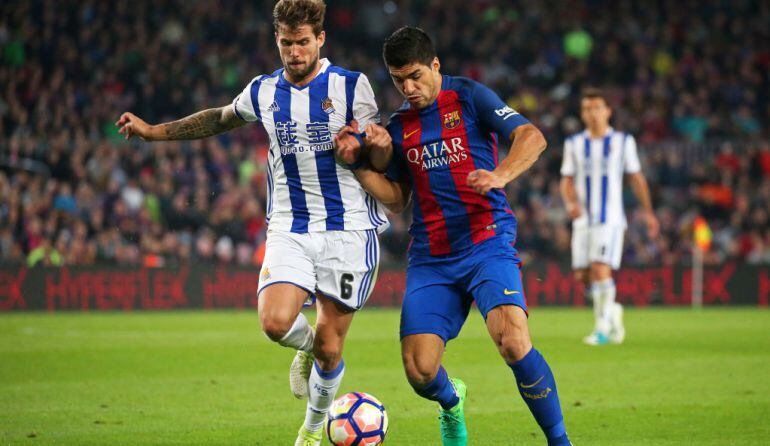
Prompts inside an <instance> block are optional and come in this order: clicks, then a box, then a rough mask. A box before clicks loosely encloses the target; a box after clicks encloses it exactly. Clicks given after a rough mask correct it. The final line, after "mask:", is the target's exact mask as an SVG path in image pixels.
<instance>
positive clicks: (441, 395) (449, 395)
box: [414, 366, 460, 410]
mask: <svg viewBox="0 0 770 446" xmlns="http://www.w3.org/2000/svg"><path fill="white" fill-rule="evenodd" d="M414 391H415V392H417V394H418V395H420V396H421V397H423V398H426V399H429V400H431V401H436V402H438V403H439V404H440V405H441V408H442V409H444V410H449V409H451V408H453V407H455V406H456V405H457V403H458V402H459V401H460V399H459V398H458V397H457V394H455V389H454V387H452V383H451V382H449V377H448V376H447V373H446V370H445V369H444V366H439V369H438V373H437V374H436V377H435V378H433V381H431V382H429V383H428V384H427V385H426V386H424V387H419V388H418V387H415V388H414Z"/></svg>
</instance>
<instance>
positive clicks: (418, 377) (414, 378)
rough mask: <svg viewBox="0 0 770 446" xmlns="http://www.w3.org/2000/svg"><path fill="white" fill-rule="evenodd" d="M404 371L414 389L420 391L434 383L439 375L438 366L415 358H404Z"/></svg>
mask: <svg viewBox="0 0 770 446" xmlns="http://www.w3.org/2000/svg"><path fill="white" fill-rule="evenodd" d="M403 359H404V371H405V372H406V379H407V380H408V381H409V384H411V385H412V387H413V388H415V389H419V388H422V387H425V386H427V385H428V384H430V382H431V381H433V378H435V377H436V374H437V373H438V364H433V363H432V361H428V360H425V359H424V358H419V357H414V356H404V358H403Z"/></svg>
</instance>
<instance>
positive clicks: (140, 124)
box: [115, 112, 152, 141]
mask: <svg viewBox="0 0 770 446" xmlns="http://www.w3.org/2000/svg"><path fill="white" fill-rule="evenodd" d="M115 125H116V126H118V127H120V130H118V133H120V134H121V135H123V136H125V138H126V139H129V138H131V137H132V136H134V135H136V136H138V137H140V138H142V139H143V140H145V141H149V140H151V139H152V138H151V137H150V136H151V129H152V126H151V125H150V124H147V123H146V122H144V121H143V120H142V119H141V118H139V117H138V116H136V115H135V114H133V113H129V112H126V113H123V114H122V115H120V119H118V121H117V122H116V123H115Z"/></svg>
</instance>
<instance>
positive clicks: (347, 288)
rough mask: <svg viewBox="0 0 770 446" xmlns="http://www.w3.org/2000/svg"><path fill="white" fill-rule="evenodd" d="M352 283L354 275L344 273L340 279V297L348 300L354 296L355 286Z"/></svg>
mask: <svg viewBox="0 0 770 446" xmlns="http://www.w3.org/2000/svg"><path fill="white" fill-rule="evenodd" d="M352 281H353V275H352V274H350V273H344V274H342V277H340V291H341V292H340V297H341V298H342V299H345V300H348V299H350V296H352V295H353V285H351V284H350V282H352Z"/></svg>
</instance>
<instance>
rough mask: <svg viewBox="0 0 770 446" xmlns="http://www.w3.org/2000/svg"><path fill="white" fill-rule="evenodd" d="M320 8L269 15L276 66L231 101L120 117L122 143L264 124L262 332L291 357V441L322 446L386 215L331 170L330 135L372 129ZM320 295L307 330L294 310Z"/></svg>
mask: <svg viewBox="0 0 770 446" xmlns="http://www.w3.org/2000/svg"><path fill="white" fill-rule="evenodd" d="M325 10H326V5H325V4H324V2H323V1H322V0H281V1H279V2H278V3H277V4H276V6H275V9H274V10H273V18H274V24H275V37H276V43H277V45H278V49H279V52H280V56H281V62H282V63H283V68H281V69H279V70H277V71H275V72H274V73H272V74H269V75H261V76H257V77H256V78H254V79H253V80H252V81H251V82H250V83H249V84H248V85H247V86H246V88H245V89H244V90H243V92H242V93H241V94H240V95H239V96H238V97H236V98H235V100H234V101H233V103H232V104H228V105H226V106H223V107H220V108H214V109H209V110H204V111H201V112H198V113H196V114H193V115H191V116H188V117H186V118H183V119H181V120H179V121H174V122H169V123H164V124H159V125H149V124H147V123H146V122H144V121H142V120H141V119H139V118H138V117H136V116H135V115H133V114H131V113H124V114H123V115H122V116H121V117H120V120H119V121H118V125H119V126H120V127H121V129H120V132H121V133H123V134H124V135H125V136H126V137H127V138H128V137H131V136H133V135H137V136H139V137H141V138H143V139H145V140H148V141H158V140H181V139H197V138H204V137H207V136H211V135H216V134H219V133H222V132H226V131H228V130H231V129H234V128H237V127H240V126H242V125H244V124H246V123H247V122H254V121H261V122H262V125H263V126H264V127H265V130H266V131H267V133H268V135H269V136H270V151H269V155H268V184H267V187H268V202H267V221H268V223H269V230H268V233H267V249H266V254H265V260H264V262H263V265H262V270H261V272H260V278H259V316H260V322H261V324H262V330H263V331H264V332H265V334H266V335H267V336H268V337H269V338H270V339H271V340H273V341H275V342H277V343H279V344H280V345H283V346H286V347H290V348H293V349H296V350H297V351H298V353H297V355H296V357H295V360H294V362H293V363H292V368H291V372H290V383H291V387H292V392H293V393H294V395H295V396H297V397H298V398H302V397H304V396H308V404H307V409H306V416H305V422H304V424H303V426H302V427H301V428H300V431H299V434H298V437H297V440H296V443H295V444H296V445H302V446H313V445H319V444H320V443H321V439H322V437H323V435H322V434H323V429H322V426H323V422H324V419H325V417H326V413H327V411H328V409H329V406H330V405H331V403H332V401H333V400H334V396H335V394H336V392H337V389H338V388H339V385H340V382H341V380H342V376H343V372H344V367H345V366H344V361H343V360H342V347H343V343H344V340H345V336H346V334H347V332H348V328H349V327H350V323H351V321H352V318H353V314H354V312H355V311H356V310H358V309H360V308H361V307H362V306H363V305H364V303H365V302H366V300H367V299H368V297H369V295H370V293H371V290H372V288H373V286H374V281H375V279H376V276H377V267H378V264H379V244H378V240H377V234H376V231H377V230H378V229H384V227H385V226H386V225H387V219H386V217H385V215H384V213H383V211H382V210H381V209H379V208H378V205H377V203H376V202H375V201H374V200H373V199H372V197H371V196H370V195H368V194H367V193H366V192H365V191H364V190H363V189H362V188H361V185H360V184H359V183H358V181H357V180H356V178H355V177H354V175H353V173H352V172H351V170H350V168H348V167H347V166H344V167H343V166H340V165H338V164H337V163H336V161H335V158H334V150H333V138H332V137H333V135H334V134H336V133H337V132H338V131H339V130H340V129H341V128H342V127H343V126H345V125H346V124H347V123H349V122H350V121H351V120H353V119H356V120H357V121H358V122H361V123H366V124H369V123H371V122H378V121H379V114H378V110H377V105H376V103H375V100H374V94H373V92H372V89H371V86H370V85H369V81H368V80H367V78H366V76H364V75H363V74H360V73H355V72H351V71H347V70H344V69H342V68H340V67H336V66H334V65H332V64H331V63H330V62H329V61H328V60H327V59H320V48H321V47H322V46H323V44H324V40H325V37H326V35H325V32H324V31H323V29H322V27H323V20H324V13H325ZM314 294H317V295H318V301H317V304H316V306H317V309H318V318H317V322H316V330H315V333H314V331H313V328H312V327H311V326H310V325H309V323H308V321H307V319H306V318H305V316H304V315H303V314H302V313H301V312H300V310H301V309H302V306H303V303H304V302H305V301H306V299H308V298H309V297H310V296H312V295H314Z"/></svg>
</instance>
